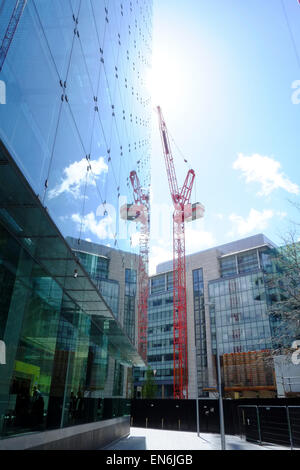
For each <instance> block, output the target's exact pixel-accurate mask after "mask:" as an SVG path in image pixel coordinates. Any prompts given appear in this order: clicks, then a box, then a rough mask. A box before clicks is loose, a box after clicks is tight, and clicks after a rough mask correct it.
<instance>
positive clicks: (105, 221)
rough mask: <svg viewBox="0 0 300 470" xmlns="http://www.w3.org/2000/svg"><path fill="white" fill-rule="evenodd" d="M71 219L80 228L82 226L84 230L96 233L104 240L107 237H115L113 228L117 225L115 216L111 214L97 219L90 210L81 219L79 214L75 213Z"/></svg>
mask: <svg viewBox="0 0 300 470" xmlns="http://www.w3.org/2000/svg"><path fill="white" fill-rule="evenodd" d="M71 219H72V220H73V222H76V223H77V224H78V230H80V228H81V230H82V232H88V231H89V232H91V233H93V234H94V235H96V236H97V237H98V238H99V239H100V240H104V239H106V238H111V239H112V238H113V237H114V231H113V228H114V226H115V221H114V219H113V217H111V216H109V215H108V216H107V217H104V218H102V219H101V220H96V217H95V214H94V212H90V213H89V214H87V215H85V216H84V217H83V219H81V217H80V215H79V214H73V215H72V217H71Z"/></svg>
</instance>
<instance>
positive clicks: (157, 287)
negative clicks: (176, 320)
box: [135, 234, 280, 398]
mask: <svg viewBox="0 0 300 470" xmlns="http://www.w3.org/2000/svg"><path fill="white" fill-rule="evenodd" d="M274 250H275V245H274V244H273V243H272V242H271V241H270V240H268V239H267V238H266V237H265V236H264V235H262V234H259V235H255V236H252V237H248V238H245V239H242V240H238V241H234V242H231V243H228V244H224V245H221V246H218V247H215V248H211V249H208V250H204V251H201V252H199V253H194V254H191V255H188V256H187V257H186V279H187V325H188V374H189V398H193V397H195V394H196V386H197V389H198V390H197V394H198V396H199V397H208V396H215V392H216V346H217V344H216V342H217V341H218V348H219V355H220V356H221V359H222V365H223V367H222V369H223V380H224V386H225V394H226V396H228V397H231V398H240V397H253V396H254V397H256V396H268V397H272V396H275V395H276V383H275V375H274V365H273V362H272V357H271V351H272V350H274V348H277V347H278V344H277V343H278V341H277V333H278V327H280V325H278V323H276V319H274V318H273V316H272V315H269V307H270V305H271V303H272V302H273V301H274V296H275V293H274V289H271V288H270V286H269V283H268V276H269V274H270V273H271V272H272V269H274V264H273V257H274ZM275 300H276V299H275ZM165 328H168V330H167V332H165V331H164V330H165ZM148 334H149V336H148V341H149V343H148V363H149V365H150V366H151V367H152V369H153V370H155V371H156V382H157V384H158V392H157V393H158V396H159V397H166V396H172V393H171V388H172V385H171V384H172V383H173V360H172V353H173V348H172V344H173V339H172V338H173V306H172V261H169V262H165V263H161V264H159V265H158V266H157V274H156V275H154V276H152V277H151V279H150V297H149V330H148ZM166 358H167V360H166ZM161 371H162V372H161ZM161 374H162V375H161ZM196 378H197V380H196ZM142 384H143V377H142V376H141V372H139V371H138V370H137V371H136V372H135V386H136V387H141V386H142ZM165 390H168V392H167V394H166V393H165Z"/></svg>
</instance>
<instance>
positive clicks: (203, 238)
mask: <svg viewBox="0 0 300 470" xmlns="http://www.w3.org/2000/svg"><path fill="white" fill-rule="evenodd" d="M215 245H216V240H215V237H214V235H213V234H212V233H211V232H207V231H205V230H203V229H202V228H199V229H195V228H192V227H189V226H187V224H186V229H185V249H186V253H195V252H197V251H201V250H205V249H206V248H212V247H213V246H215Z"/></svg>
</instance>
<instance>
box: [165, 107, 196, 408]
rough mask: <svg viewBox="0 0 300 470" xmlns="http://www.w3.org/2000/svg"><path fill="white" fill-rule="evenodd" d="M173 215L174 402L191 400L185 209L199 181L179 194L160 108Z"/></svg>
mask: <svg viewBox="0 0 300 470" xmlns="http://www.w3.org/2000/svg"><path fill="white" fill-rule="evenodd" d="M157 111H158V116H159V129H160V135H161V140H162V147H163V153H164V158H165V164H166V170H167V176H168V181H169V188H170V193H171V198H172V201H173V206H174V213H173V363H174V370H173V384H174V398H180V399H181V398H188V352H187V312H186V269H185V209H186V208H187V205H188V204H189V203H190V198H191V192H192V188H193V184H194V180H195V172H194V170H189V171H188V173H187V176H186V178H185V181H184V184H183V186H182V188H181V190H179V188H178V183H177V177H176V171H175V167H174V160H173V156H172V153H171V147H170V141H169V137H168V130H167V126H166V123H165V121H164V118H163V115H162V112H161V108H160V106H158V108H157Z"/></svg>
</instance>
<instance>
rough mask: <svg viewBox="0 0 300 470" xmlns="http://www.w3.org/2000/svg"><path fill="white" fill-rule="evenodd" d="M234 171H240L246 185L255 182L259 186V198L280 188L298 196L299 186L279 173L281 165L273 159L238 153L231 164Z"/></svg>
mask: <svg viewBox="0 0 300 470" xmlns="http://www.w3.org/2000/svg"><path fill="white" fill-rule="evenodd" d="M233 168H234V169H235V170H241V172H242V174H243V176H244V177H245V178H246V183H251V182H257V183H260V184H261V190H260V191H259V192H258V195H259V196H267V195H269V194H270V193H271V192H272V191H274V190H275V189H278V188H281V189H284V190H285V191H287V192H289V193H291V194H299V186H298V185H297V184H295V183H292V182H291V181H290V180H289V179H288V177H287V176H286V175H285V174H284V173H283V172H282V171H280V169H281V164H280V163H279V162H278V161H276V160H274V159H273V158H270V157H266V156H262V155H259V154H257V153H256V154H253V155H252V156H251V157H247V156H245V155H243V154H242V153H240V154H239V155H238V158H237V160H236V161H235V162H234V163H233Z"/></svg>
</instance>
